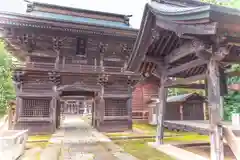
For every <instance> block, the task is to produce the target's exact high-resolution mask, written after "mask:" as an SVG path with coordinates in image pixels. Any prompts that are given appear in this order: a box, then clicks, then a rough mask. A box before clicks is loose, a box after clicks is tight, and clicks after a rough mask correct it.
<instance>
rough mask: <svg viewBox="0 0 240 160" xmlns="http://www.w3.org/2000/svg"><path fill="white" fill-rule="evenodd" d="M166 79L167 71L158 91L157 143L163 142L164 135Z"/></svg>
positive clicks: (163, 74)
mask: <svg viewBox="0 0 240 160" xmlns="http://www.w3.org/2000/svg"><path fill="white" fill-rule="evenodd" d="M165 80H166V74H165V72H163V73H162V75H161V81H160V87H159V91H158V98H159V103H158V105H157V108H158V109H157V110H158V114H157V135H156V143H157V144H163V137H164V115H165V108H166V99H167V88H165V87H164V83H165Z"/></svg>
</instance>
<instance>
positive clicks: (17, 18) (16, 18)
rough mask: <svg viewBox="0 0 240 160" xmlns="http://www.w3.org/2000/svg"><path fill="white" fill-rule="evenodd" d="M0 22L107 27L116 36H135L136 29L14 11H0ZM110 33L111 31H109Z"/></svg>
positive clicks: (100, 29) (102, 29)
mask: <svg viewBox="0 0 240 160" xmlns="http://www.w3.org/2000/svg"><path fill="white" fill-rule="evenodd" d="M0 24H2V25H12V26H21V27H35V28H47V29H51V28H52V27H63V28H64V29H65V30H66V31H67V30H69V29H75V30H83V29H81V28H84V29H85V30H88V31H96V32H95V33H96V34H97V33H98V32H99V34H102V35H104V34H107V33H108V30H109V29H115V30H117V32H118V33H116V32H113V33H112V34H113V35H117V36H129V37H133V38H135V37H136V35H137V32H138V30H137V29H134V28H121V27H110V26H105V25H98V24H89V23H77V22H71V21H65V20H56V19H50V18H41V17H37V16H30V15H26V14H16V13H7V12H0ZM79 32H80V31H79ZM109 34H111V33H109Z"/></svg>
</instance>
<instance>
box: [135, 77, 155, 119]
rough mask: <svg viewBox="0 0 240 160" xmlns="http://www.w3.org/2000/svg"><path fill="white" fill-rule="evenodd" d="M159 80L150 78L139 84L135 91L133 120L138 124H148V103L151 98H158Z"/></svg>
mask: <svg viewBox="0 0 240 160" xmlns="http://www.w3.org/2000/svg"><path fill="white" fill-rule="evenodd" d="M158 83H159V79H158V78H157V77H155V76H151V77H148V78H147V79H145V80H144V81H143V82H141V83H138V84H137V85H136V86H135V89H134V91H133V95H132V96H133V98H132V119H133V120H134V121H137V122H148V112H149V110H148V107H147V106H148V104H147V103H148V102H149V101H150V100H151V97H153V96H157V93H158Z"/></svg>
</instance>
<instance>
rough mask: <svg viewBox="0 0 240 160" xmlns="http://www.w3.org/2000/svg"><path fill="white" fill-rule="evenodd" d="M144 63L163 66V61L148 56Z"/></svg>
mask: <svg viewBox="0 0 240 160" xmlns="http://www.w3.org/2000/svg"><path fill="white" fill-rule="evenodd" d="M144 61H146V62H151V63H154V64H157V65H159V64H160V65H162V64H163V60H161V59H160V58H155V57H152V56H148V55H146V56H145V59H144Z"/></svg>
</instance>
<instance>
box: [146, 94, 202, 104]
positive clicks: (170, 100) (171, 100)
mask: <svg viewBox="0 0 240 160" xmlns="http://www.w3.org/2000/svg"><path fill="white" fill-rule="evenodd" d="M193 96H196V97H202V98H203V99H205V98H204V96H202V95H200V94H198V93H188V94H181V95H176V96H170V97H168V98H167V102H168V103H178V102H185V101H187V100H188V99H189V98H190V97H193ZM151 102H159V99H158V98H151V100H150V102H149V103H151Z"/></svg>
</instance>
